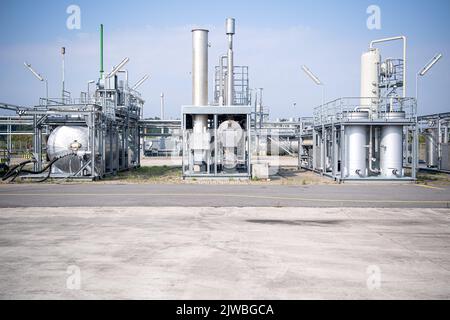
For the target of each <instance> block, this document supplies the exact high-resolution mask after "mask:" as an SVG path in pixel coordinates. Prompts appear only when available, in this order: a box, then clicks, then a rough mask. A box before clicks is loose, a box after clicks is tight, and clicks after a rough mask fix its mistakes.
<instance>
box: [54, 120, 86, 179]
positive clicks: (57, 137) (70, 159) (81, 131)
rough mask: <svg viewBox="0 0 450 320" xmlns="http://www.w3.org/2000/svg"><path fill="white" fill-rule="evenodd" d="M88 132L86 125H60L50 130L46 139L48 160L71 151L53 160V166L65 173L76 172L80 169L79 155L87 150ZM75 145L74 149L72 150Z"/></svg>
mask: <svg viewBox="0 0 450 320" xmlns="http://www.w3.org/2000/svg"><path fill="white" fill-rule="evenodd" d="M88 135H89V133H88V128H87V127H81V126H60V127H57V128H56V129H55V130H53V131H52V133H51V134H50V136H49V137H48V140H47V155H48V157H49V159H50V161H52V160H54V159H55V158H57V157H62V156H66V155H69V154H72V153H73V156H67V157H64V158H62V159H60V160H58V161H56V162H55V164H54V166H55V167H56V168H58V169H59V170H61V171H62V172H65V173H76V172H77V171H78V170H80V169H81V165H82V164H81V160H80V158H79V156H77V155H75V153H74V152H75V151H76V152H77V154H78V155H82V154H83V153H85V152H86V151H88V144H89V142H88V140H89V136H88ZM74 147H76V150H74Z"/></svg>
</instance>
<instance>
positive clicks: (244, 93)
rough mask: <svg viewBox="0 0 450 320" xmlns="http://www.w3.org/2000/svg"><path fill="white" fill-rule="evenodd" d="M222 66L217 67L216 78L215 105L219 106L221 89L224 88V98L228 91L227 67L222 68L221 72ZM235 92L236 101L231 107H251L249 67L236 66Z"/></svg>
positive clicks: (234, 73)
mask: <svg viewBox="0 0 450 320" xmlns="http://www.w3.org/2000/svg"><path fill="white" fill-rule="evenodd" d="M220 69H221V67H220V66H216V67H215V77H214V104H217V105H218V104H219V99H220V97H221V88H222V97H223V96H224V92H225V91H226V90H227V86H226V81H227V77H226V72H227V66H226V65H225V66H222V70H220ZM233 75H234V78H233V79H234V82H233V83H234V90H233V98H234V101H233V103H231V105H235V106H248V105H251V95H250V87H249V76H248V66H234V72H233Z"/></svg>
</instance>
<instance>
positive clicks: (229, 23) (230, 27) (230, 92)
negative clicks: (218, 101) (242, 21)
mask: <svg viewBox="0 0 450 320" xmlns="http://www.w3.org/2000/svg"><path fill="white" fill-rule="evenodd" d="M226 30H227V36H228V52H227V58H228V62H227V64H228V66H227V101H226V102H227V105H229V106H231V105H234V53H233V35H234V33H235V20H234V19H233V18H228V19H227V20H226Z"/></svg>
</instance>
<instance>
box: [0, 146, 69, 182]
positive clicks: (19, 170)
mask: <svg viewBox="0 0 450 320" xmlns="http://www.w3.org/2000/svg"><path fill="white" fill-rule="evenodd" d="M73 155H74V154H73V153H69V154H66V155H63V156H60V157H56V158H55V159H53V160H52V161H51V162H50V163H49V164H47V165H46V166H45V167H44V168H43V169H42V170H39V171H32V170H25V169H23V168H24V167H25V166H26V165H27V164H29V163H32V162H36V160H27V161H24V162H21V163H19V164H18V165H16V166H14V167H13V168H11V169H10V170H9V171H8V173H6V175H5V176H4V177H3V178H2V181H5V180H7V179H9V178H11V177H13V178H12V179H11V180H10V181H9V182H14V181H15V180H16V178H17V177H18V176H19V175H20V174H21V173H28V174H41V173H43V172H45V171H46V170H48V174H47V176H46V177H45V178H43V179H41V180H38V181H36V182H38V183H39V182H45V181H47V180H48V179H49V178H50V175H51V172H52V166H53V165H54V164H55V163H56V162H57V161H58V160H61V159H62V158H65V157H68V156H73Z"/></svg>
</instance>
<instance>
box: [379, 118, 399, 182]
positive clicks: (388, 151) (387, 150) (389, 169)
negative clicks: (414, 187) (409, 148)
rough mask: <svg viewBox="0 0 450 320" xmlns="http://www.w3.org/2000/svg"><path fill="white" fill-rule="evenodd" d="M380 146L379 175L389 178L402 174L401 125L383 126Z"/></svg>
mask: <svg viewBox="0 0 450 320" xmlns="http://www.w3.org/2000/svg"><path fill="white" fill-rule="evenodd" d="M380 146H381V148H380V169H381V175H382V176H384V177H391V178H395V177H401V176H403V127H402V126H383V128H382V129H381V141H380Z"/></svg>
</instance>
